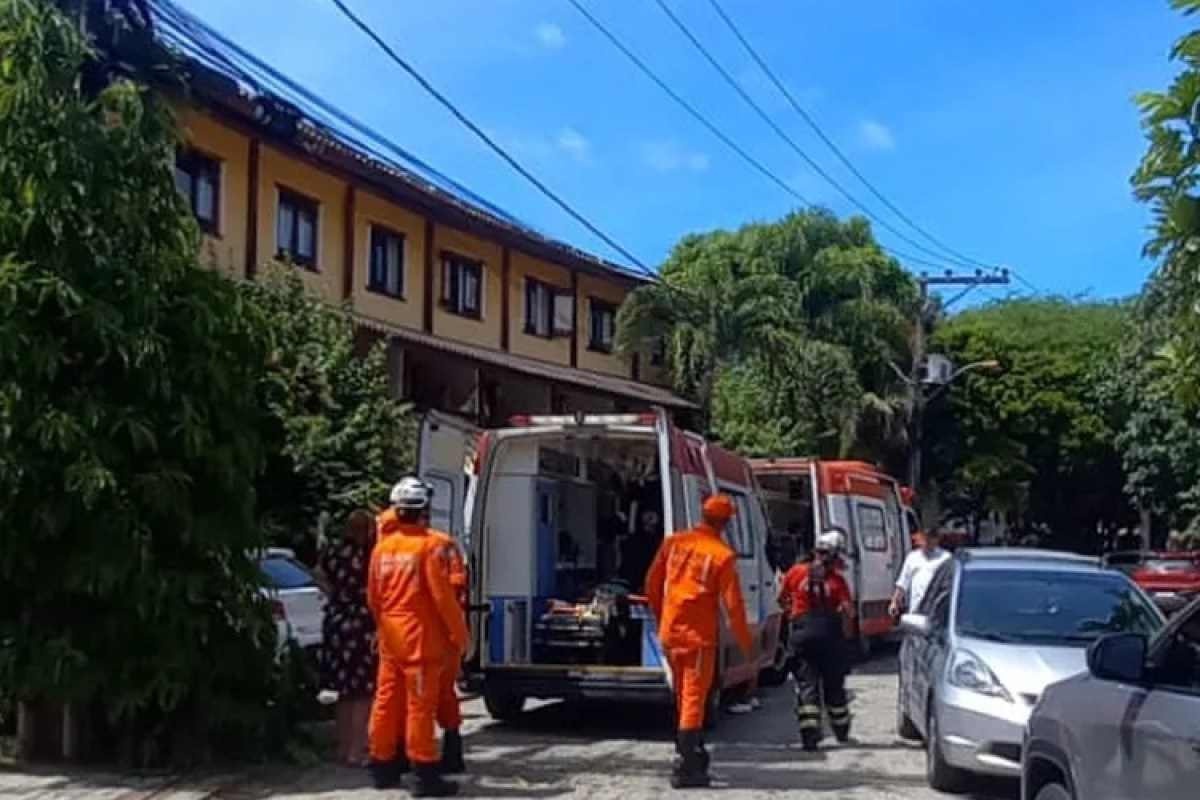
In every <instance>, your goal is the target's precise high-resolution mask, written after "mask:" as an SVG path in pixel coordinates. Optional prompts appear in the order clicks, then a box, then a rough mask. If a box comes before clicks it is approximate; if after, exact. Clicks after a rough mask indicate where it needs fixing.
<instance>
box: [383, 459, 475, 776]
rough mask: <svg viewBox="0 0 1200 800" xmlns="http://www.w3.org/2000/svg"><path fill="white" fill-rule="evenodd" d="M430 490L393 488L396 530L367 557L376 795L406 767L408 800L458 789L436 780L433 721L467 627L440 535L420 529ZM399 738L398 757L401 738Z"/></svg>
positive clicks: (412, 484)
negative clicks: (374, 660)
mask: <svg viewBox="0 0 1200 800" xmlns="http://www.w3.org/2000/svg"><path fill="white" fill-rule="evenodd" d="M432 495H433V491H432V489H430V487H429V486H428V485H426V484H425V483H424V482H423V481H421V480H420V479H419V478H413V477H410V478H405V479H403V480H401V481H400V482H399V483H398V484H396V486H395V488H393V489H392V495H391V501H392V507H393V509H394V511H395V520H396V526H395V528H394V529H392V530H391V531H389V532H388V535H386V536H385V537H383V538H381V539H380V541H379V543H378V544H377V545H376V546H375V550H374V552H373V553H372V554H371V566H370V571H369V573H368V578H367V603H368V605H369V606H370V609H371V613H372V615H373V616H374V617H375V622H376V626H377V628H378V631H379V675H378V678H377V680H376V689H375V702H374V704H373V705H372V707H371V721H370V729H369V732H368V740H369V749H370V764H369V770H370V773H371V777H372V781H373V782H374V784H375V786H376V788H381V789H384V788H390V787H392V786H395V785H396V784H398V783H399V780H400V776H401V775H402V774H403V773H404V772H405V771H406V768H408V767H411V769H412V771H413V773H414V779H413V782H412V786H411V790H412V794H413V796H414V797H448V796H450V795H454V794H457V792H458V785H457V784H455V783H451V782H449V781H447V780H445V778H444V777H443V776H442V772H441V765H440V759H439V755H438V747H437V742H436V740H435V739H434V719H435V717H436V715H437V705H438V700H439V698H440V697H441V692H442V682H443V680H453V676H449V677H447V676H446V674H445V673H446V665H447V663H448V661H449V660H450V658H451V657H452V656H453V655H455V654H458V653H461V652H463V650H464V649H465V648H466V644H467V628H466V622H465V620H464V619H463V613H462V608H461V606H460V605H459V602H458V598H457V597H456V595H455V590H454V586H453V585H452V582H451V570H452V561H453V554H452V553H451V552H450V550H449V549H448V548H447V546H446V541H445V538H447V537H446V535H445V534H440V535H439V534H438V532H436V531H432V530H430V528H429V527H428V526H427V525H426V524H425V521H426V519H427V513H428V509H429V505H430V501H431V498H432ZM401 731H403V740H404V755H403V756H401V755H400V752H399V748H400V738H401V736H400V733H401Z"/></svg>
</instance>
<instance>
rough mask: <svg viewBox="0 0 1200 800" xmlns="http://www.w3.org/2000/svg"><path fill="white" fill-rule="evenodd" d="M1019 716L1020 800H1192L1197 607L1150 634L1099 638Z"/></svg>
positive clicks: (1198, 730)
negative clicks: (1081, 666)
mask: <svg viewBox="0 0 1200 800" xmlns="http://www.w3.org/2000/svg"><path fill="white" fill-rule="evenodd" d="M1087 666H1088V671H1087V672H1086V673H1084V674H1082V675H1077V676H1075V677H1073V678H1070V679H1068V680H1065V681H1062V682H1060V683H1057V684H1055V685H1053V686H1050V687H1049V688H1047V689H1046V691H1045V693H1044V694H1043V695H1042V699H1041V700H1040V701H1039V702H1038V704H1037V706H1036V707H1035V708H1034V710H1033V713H1032V714H1031V715H1030V718H1029V727H1028V733H1027V735H1026V738H1025V743H1024V759H1023V768H1022V771H1021V798H1022V800H1116V798H1122V800H1124V799H1125V798H1142V797H1146V798H1150V797H1152V798H1154V800H1184V798H1187V800H1192V798H1195V797H1196V796H1197V794H1198V790H1197V788H1196V781H1195V776H1196V775H1197V766H1198V763H1200V600H1194V601H1193V602H1192V603H1191V604H1190V605H1188V606H1187V607H1186V608H1185V609H1183V610H1182V611H1181V612H1180V613H1179V614H1177V615H1176V616H1175V618H1174V619H1173V620H1172V621H1171V623H1170V624H1169V625H1168V626H1167V627H1165V628H1164V629H1162V630H1161V631H1159V632H1158V633H1157V634H1155V635H1154V636H1150V637H1148V636H1147V635H1146V634H1145V633H1141V632H1129V633H1119V634H1112V635H1109V636H1105V637H1103V638H1101V639H1099V640H1098V641H1097V642H1095V643H1094V644H1093V645H1092V646H1091V647H1090V648H1089V650H1088V654H1087Z"/></svg>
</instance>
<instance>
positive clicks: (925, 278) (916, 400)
mask: <svg viewBox="0 0 1200 800" xmlns="http://www.w3.org/2000/svg"><path fill="white" fill-rule="evenodd" d="M1008 282H1009V278H1008V270H1006V269H1002V270H1000V271H999V272H997V273H994V274H987V273H985V272H984V271H983V270H976V271H975V273H974V274H971V275H961V274H955V273H953V272H951V271H949V270H947V271H946V272H945V273H944V274H942V275H929V274H926V273H922V274H921V275H920V276H918V277H917V285H918V286H919V287H920V299H919V302H918V305H917V327H916V330H915V331H914V333H913V352H912V356H913V359H912V371H911V373H910V375H909V381H908V387H909V392H911V395H910V398H911V401H912V403H911V406H912V417H911V418H910V420H909V447H910V451H909V460H908V485H909V486H910V487H912V489H913V491H915V492H917V493H918V496H919V495H920V491H921V451H922V449H923V447H924V438H925V436H924V429H925V424H924V423H925V401H926V398H925V393H924V390H923V386H924V384H923V381H922V380H921V368H922V367H923V366H924V365H925V326H926V324H927V323H928V321H929V320H928V316H929V287H930V286H961V287H963V292H962V293H961V294H959V295H958V297H962V296H963V294H965V293H966V292H968V291H970V290H971V289H973V288H975V287H977V286H1005V285H1007V284H1008ZM954 299H957V297H956V298H954ZM951 302H953V300H951ZM947 305H949V303H947Z"/></svg>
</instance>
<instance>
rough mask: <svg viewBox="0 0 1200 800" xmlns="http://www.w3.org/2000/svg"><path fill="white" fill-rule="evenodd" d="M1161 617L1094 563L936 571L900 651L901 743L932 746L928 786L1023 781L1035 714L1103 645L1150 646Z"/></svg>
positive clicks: (1036, 562) (984, 559)
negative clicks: (1050, 691) (1141, 638)
mask: <svg viewBox="0 0 1200 800" xmlns="http://www.w3.org/2000/svg"><path fill="white" fill-rule="evenodd" d="M1164 622H1165V621H1164V619H1163V616H1162V613H1161V612H1160V611H1159V610H1158V609H1157V608H1155V606H1154V604H1153V603H1152V602H1150V600H1149V598H1147V597H1146V596H1145V594H1143V593H1142V591H1141V590H1140V589H1138V588H1137V586H1135V585H1134V583H1133V582H1132V581H1130V580H1129V579H1128V578H1127V577H1125V576H1124V575H1122V574H1121V573H1119V572H1114V571H1111V570H1104V569H1101V568H1100V565H1099V562H1098V560H1097V559H1087V558H1083V557H1078V556H1072V555H1070V554H1061V553H1049V552H1045V551H1008V550H990V551H976V550H968V551H963V552H960V553H959V554H958V555H957V556H956V557H955V558H954V559H952V560H951V561H949V562H947V563H946V564H945V565H943V567H942V568H941V569H940V570H939V571H938V573H937V575H936V576H935V577H934V579H933V582H932V583H931V584H930V587H929V589H928V591H927V592H926V594H925V597H924V600H923V601H922V603H921V607H920V608H919V609H917V613H914V614H906V615H905V616H904V617H903V618H902V619H901V627H902V628H903V630H904V631H905V633H906V636H905V641H904V645H903V647H902V648H901V651H900V690H899V697H898V703H897V706H898V707H897V723H898V727H899V731H900V735H901V736H903V737H905V738H910V739H921V740H924V742H925V751H926V772H927V777H928V779H929V784H930V785H931V786H932V787H933V788H934V789H937V790H940V791H948V792H949V791H959V790H961V789H962V788H963V786H964V783H965V779H966V777H967V775H968V774H969V773H979V774H987V775H998V776H1011V777H1017V776H1019V775H1020V774H1021V744H1022V741H1023V738H1024V732H1025V723H1026V722H1027V721H1028V719H1029V713H1030V711H1031V709H1032V708H1033V707H1034V705H1035V704H1036V703H1037V702H1038V700H1039V699H1040V698H1041V694H1042V691H1043V690H1044V689H1045V688H1046V686H1048V685H1049V684H1051V683H1054V682H1056V681H1060V680H1063V679H1064V678H1067V677H1070V676H1071V675H1074V674H1076V673H1079V672H1083V671H1084V670H1085V669H1086V668H1087V663H1086V648H1087V646H1088V645H1089V644H1090V643H1092V642H1093V641H1095V640H1096V639H1098V638H1099V637H1100V636H1102V635H1104V634H1106V633H1117V632H1126V631H1130V632H1137V633H1141V634H1145V635H1151V634H1153V633H1154V632H1155V631H1157V630H1158V629H1159V628H1161V627H1162V626H1163V625H1164Z"/></svg>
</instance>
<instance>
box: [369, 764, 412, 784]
mask: <svg viewBox="0 0 1200 800" xmlns="http://www.w3.org/2000/svg"><path fill="white" fill-rule="evenodd" d="M406 772H408V759H407V758H405V757H404V756H398V757H397V758H394V759H392V760H391V761H370V762H368V763H367V774H368V775H369V776H370V777H371V785H372V786H374V787H375V788H376V789H392V788H395V787H396V786H399V785H400V781H401V779H402V778H403V777H404V774H405V773H406Z"/></svg>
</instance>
